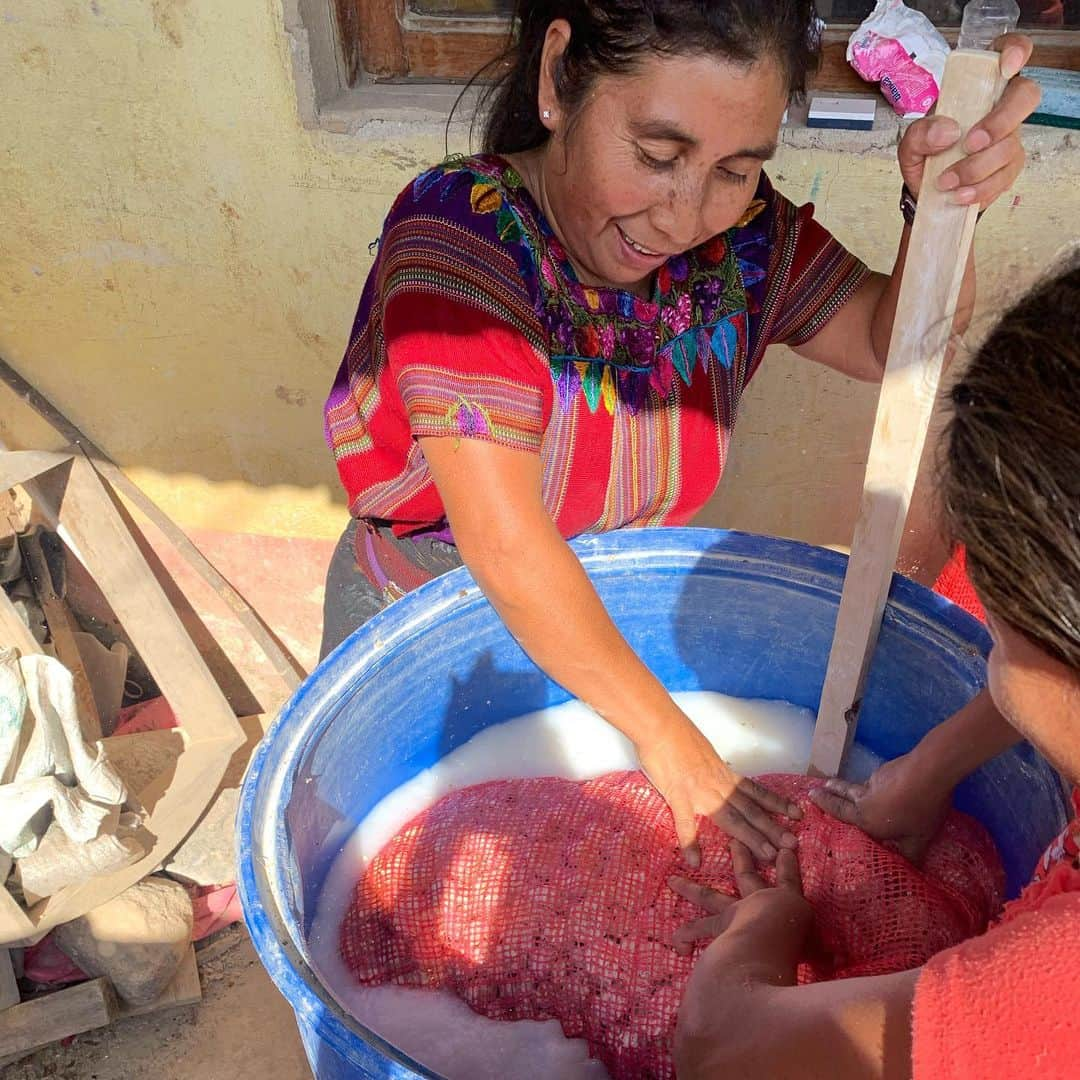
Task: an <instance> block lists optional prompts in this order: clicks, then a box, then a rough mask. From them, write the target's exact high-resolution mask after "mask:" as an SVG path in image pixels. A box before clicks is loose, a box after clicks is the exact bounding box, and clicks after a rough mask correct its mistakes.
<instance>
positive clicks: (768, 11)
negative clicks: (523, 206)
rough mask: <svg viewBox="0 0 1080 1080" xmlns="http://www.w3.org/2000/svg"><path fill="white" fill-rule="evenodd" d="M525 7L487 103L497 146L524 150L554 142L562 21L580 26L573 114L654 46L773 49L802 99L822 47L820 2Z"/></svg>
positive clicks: (567, 82)
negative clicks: (549, 92)
mask: <svg viewBox="0 0 1080 1080" xmlns="http://www.w3.org/2000/svg"><path fill="white" fill-rule="evenodd" d="M516 8H517V10H516V14H515V25H516V27H517V39H516V43H515V44H513V45H512V46H511V48H510V49H509V50H508V52H507V55H506V57H505V59H507V60H509V61H510V64H509V66H505V65H504V74H503V75H502V77H501V78H499V80H498V81H497V82H496V83H495V84H494V85H493V86H492V87H491V88H490V89H489V90H488V91H487V93H486V94H485V95H484V99H483V102H482V107H483V109H484V111H485V113H486V119H485V123H484V137H483V147H484V150H485V151H487V152H488V153H497V154H513V153H519V152H521V151H523V150H532V149H534V148H535V147H537V146H540V145H542V144H543V143H544V142H545V141H546V140H547V138H548V131H547V129H546V128H545V127H544V125H543V124H541V123H540V117H539V115H538V106H537V93H538V88H539V83H540V57H541V54H542V52H543V48H544V37H545V35H546V33H547V28H548V27H549V26H550V25H551V23H552V22H554V21H555V20H556V19H565V20H566V21H567V22H568V23H569V24H570V43H569V45H568V46H567V48H566V52H565V53H564V54H563V56H562V58H561V60H560V62H559V70H558V73H557V77H558V81H557V84H556V91H557V92H558V95H559V101H560V103H561V104H562V106H563V108H564V109H565V110H566V111H567V112H568V113H569V114H570V115H573V113H574V112H575V111H576V110H577V109H578V108H579V107H580V105H581V103H582V102H583V101H584V99H585V95H586V94H587V93H588V91H589V88H590V87H591V85H592V83H593V80H594V79H595V78H596V77H597V76H598V75H604V74H626V73H628V72H630V71H632V70H633V68H634V65H635V64H636V63H637V62H638V61H640V59H641V58H642V57H643V56H645V55H647V54H648V53H654V54H660V55H664V54H672V53H675V54H682V55H687V56H702V55H707V56H716V57H719V58H721V59H723V60H728V61H731V62H733V63H736V64H751V63H753V62H754V61H756V60H759V59H761V58H762V57H765V56H769V57H773V58H774V59H776V60H777V61H778V62H779V63H780V66H781V68H782V70H783V71H784V73H785V75H786V77H787V83H788V90H789V92H790V94H791V96H792V97H796V98H797V97H798V96H800V95H801V94H802V93H803V92H804V91H805V89H806V79H807V76H808V75H809V74H810V73H811V72H812V71H814V69H815V68H816V66H817V61H818V54H819V48H820V33H819V30H818V22H817V9H816V8H815V6H814V0H540V2H536V0H518V3H517V5H516ZM497 63H498V62H497Z"/></svg>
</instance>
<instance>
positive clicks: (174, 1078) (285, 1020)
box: [0, 926, 311, 1080]
mask: <svg viewBox="0 0 1080 1080" xmlns="http://www.w3.org/2000/svg"><path fill="white" fill-rule="evenodd" d="M198 958H199V975H200V978H201V980H202V988H203V1000H202V1002H201V1004H199V1005H191V1006H187V1007H186V1008H182V1009H174V1010H172V1011H169V1012H162V1013H158V1014H152V1015H149V1016H141V1017H137V1018H135V1019H132V1020H124V1021H121V1022H119V1023H117V1024H114V1025H113V1026H112V1027H109V1028H101V1029H99V1030H97V1031H90V1032H87V1033H86V1034H85V1035H80V1036H78V1037H77V1038H75V1039H74V1040H73V1041H72V1042H71V1043H70V1044H69V1045H67V1046H63V1045H55V1046H50V1047H47V1048H45V1049H44V1050H39V1051H38V1052H37V1053H36V1054H33V1055H31V1056H30V1057H28V1058H24V1059H23V1060H22V1061H19V1062H16V1063H15V1064H12V1065H9V1066H7V1067H6V1068H3V1069H0V1076H2V1077H3V1080H38V1078H48V1080H247V1078H250V1080H256V1078H257V1080H311V1071H310V1070H309V1068H308V1065H307V1059H306V1058H305V1057H304V1051H303V1048H302V1047H301V1045H300V1036H299V1034H298V1033H297V1030H296V1024H295V1022H294V1020H293V1013H292V1010H291V1009H290V1008H289V1006H288V1004H287V1003H286V1002H285V999H284V998H282V997H281V995H280V994H279V993H278V992H277V989H276V988H275V986H274V984H273V983H272V982H271V981H270V977H269V976H268V975H267V974H266V972H265V970H264V969H263V967H262V965H261V964H260V963H259V960H258V958H257V957H256V955H255V950H254V948H253V947H252V945H251V942H250V940H249V939H248V936H247V934H246V932H245V931H244V930H243V929H242V928H241V927H238V926H234V927H232V928H230V929H229V930H226V931H224V932H223V933H222V934H221V935H220V936H218V937H216V938H214V939H213V940H212V941H211V942H210V943H209V944H208V945H207V946H206V947H205V948H203V949H200V950H199V951H198Z"/></svg>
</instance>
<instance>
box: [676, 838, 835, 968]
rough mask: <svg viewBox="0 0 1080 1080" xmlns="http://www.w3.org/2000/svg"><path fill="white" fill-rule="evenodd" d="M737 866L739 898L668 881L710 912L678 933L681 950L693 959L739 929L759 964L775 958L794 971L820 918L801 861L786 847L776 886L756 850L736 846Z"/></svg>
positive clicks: (733, 846) (734, 864)
mask: <svg viewBox="0 0 1080 1080" xmlns="http://www.w3.org/2000/svg"><path fill="white" fill-rule="evenodd" d="M731 865H732V869H733V871H734V873H735V884H736V885H737V886H738V889H739V898H736V897H734V896H727V895H726V894H724V893H722V892H717V890H716V889H710V888H709V887H708V886H707V885H699V884H696V883H695V882H693V881H689V880H688V879H686V878H681V877H673V878H671V879H670V881H669V882H668V884H669V885H670V886H671V888H672V890H673V891H675V892H677V893H678V894H679V895H680V896H681V897H683V899H685V900H689V901H690V902H691V903H692V904H697V906H698V907H700V908H703V909H704V910H705V911H707V912H708V913H709V914H707V915H705V916H703V917H702V918H700V919H694V920H693V921H692V922H688V923H687V924H686V925H685V926H681V927H679V929H678V930H676V931H675V934H674V936H673V938H672V943H673V944H674V946H675V949H676V951H677V952H679V953H681V954H682V955H683V956H687V955H689V953H690V952H691V950H692V949H693V946H694V943H695V942H697V941H701V940H702V939H704V938H719V937H721V936H722V935H723V934H724V933H725V932H726V931H727V930H737V931H738V932H739V936H740V939H742V938H745V939H746V948H747V950H748V952H749V953H750V955H751V956H752V957H753V958H754V959H756V960H758V961H761V962H765V961H766V959H767V958H768V957H771V958H773V959H774V960H775V962H777V963H778V964H781V965H787V964H790V965H792V966H794V965H795V963H797V961H798V960H799V958H800V956H801V953H802V952H803V951H804V947H805V946H806V945H807V942H808V939H809V938H810V936H811V933H812V924H813V919H814V911H813V908H811V906H810V904H809V903H808V902H807V900H806V898H805V897H804V896H803V891H802V878H801V876H800V874H799V859H798V856H797V855H796V854H795V852H794V851H790V850H788V849H786V848H785V849H783V850H782V851H781V852H780V853H779V854H778V855H777V857H776V884H775V885H773V886H770V885H768V884H767V883H766V882H765V880H764V879H763V878H762V876H761V874H759V873H758V870H757V867H756V866H755V865H754V856H753V855H752V854H751V852H750V849H749V848H748V847H747V846H746V845H745V844H741V843H740V842H739V841H738V840H732V841H731ZM766 954H768V957H767V956H766Z"/></svg>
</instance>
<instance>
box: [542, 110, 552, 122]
mask: <svg viewBox="0 0 1080 1080" xmlns="http://www.w3.org/2000/svg"><path fill="white" fill-rule="evenodd" d="M540 115H541V116H542V117H543V118H544V119H545V120H550V119H551V110H550V109H545V110H544V111H543V112H542V113H541V114H540Z"/></svg>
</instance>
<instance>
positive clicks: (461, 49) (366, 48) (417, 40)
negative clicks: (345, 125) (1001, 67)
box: [334, 0, 1080, 92]
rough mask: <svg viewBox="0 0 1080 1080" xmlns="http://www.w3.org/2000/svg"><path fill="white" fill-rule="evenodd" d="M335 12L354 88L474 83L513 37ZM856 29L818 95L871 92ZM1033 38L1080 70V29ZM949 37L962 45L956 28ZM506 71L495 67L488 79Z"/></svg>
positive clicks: (391, 4) (486, 29)
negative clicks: (850, 53) (861, 70)
mask: <svg viewBox="0 0 1080 1080" xmlns="http://www.w3.org/2000/svg"><path fill="white" fill-rule="evenodd" d="M334 6H335V10H336V14H337V21H338V33H339V35H340V39H341V48H342V55H343V56H344V58H345V66H346V74H347V78H348V81H349V85H350V86H353V85H355V83H356V82H357V81H358V80H359V79H360V77H361V74H363V73H366V74H367V76H368V77H369V78H370V79H372V80H373V81H376V82H400V81H409V82H424V81H426V82H466V81H468V80H469V79H470V78H471V77H472V76H473V75H474V74H475V73H476V71H477V70H478V69H480V68H481V67H482V66H483V65H484V64H486V63H490V62H491V61H494V60H495V59H496V58H497V57H499V56H500V54H501V53H502V52H503V50H504V48H505V46H506V42H507V34H508V32H509V24H508V20H505V19H496V18H468V17H454V18H437V17H433V16H422V15H415V14H413V13H411V12H409V11H408V9H407V5H406V0H334ZM852 30H854V26H853V25H843V24H840V25H836V26H830V27H828V29H826V31H825V33H824V35H823V42H822V46H823V47H822V58H821V67H820V68H819V70H818V72H817V74H816V76H815V77H814V79H813V81H812V84H811V89H813V90H828V91H837V92H841V91H856V92H858V91H865V90H866V89H867V84H866V83H865V82H863V81H862V80H861V79H860V78H859V77H858V75H856V74H855V72H854V71H853V70H852V68H851V65H850V64H848V62H847V59H846V56H845V53H846V50H847V42H848V38H849V37H850V36H851V32H852ZM1026 33H1028V34H1029V35H1030V36H1031V37H1032V38H1033V39H1034V41H1035V51H1034V53H1033V54H1032V57H1031V63H1032V65H1033V66H1036V67H1052V68H1065V69H1067V70H1070V71H1080V28H1077V29H1073V30H1027V31H1026ZM942 34H943V35H944V37H945V38H946V40H948V41H949V43H950V44H953V45H954V44H955V43H956V35H957V30H956V28H945V29H943V30H942ZM498 71H499V68H498V67H497V66H493V67H492V68H491V69H490V72H489V73H487V76H486V77H487V78H492V77H494V76H495V75H497V74H498Z"/></svg>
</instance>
